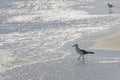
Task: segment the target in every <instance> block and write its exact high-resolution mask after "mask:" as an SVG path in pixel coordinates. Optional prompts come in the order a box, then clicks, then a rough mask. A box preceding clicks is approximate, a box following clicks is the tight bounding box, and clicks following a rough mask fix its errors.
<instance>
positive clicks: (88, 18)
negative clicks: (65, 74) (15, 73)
mask: <svg viewBox="0 0 120 80" xmlns="http://www.w3.org/2000/svg"><path fill="white" fill-rule="evenodd" d="M0 1H1V3H0V17H1V20H0V24H1V25H0V49H2V50H3V51H2V52H0V56H2V57H0V60H2V62H1V63H0V68H1V70H0V71H1V73H2V74H3V73H4V72H7V71H8V70H10V71H12V70H14V69H16V68H22V67H24V66H27V65H32V64H37V63H42V62H43V63H44V62H49V61H54V60H59V59H64V58H66V57H67V56H68V55H71V54H72V53H73V52H74V51H73V49H72V47H71V46H72V45H73V44H74V43H79V44H81V45H80V47H84V48H88V47H89V46H91V45H92V43H93V42H94V40H95V39H96V38H98V37H102V36H103V35H108V34H111V33H114V32H117V31H119V30H120V28H119V25H120V23H119V22H120V18H119V17H120V15H119V12H120V11H119V10H118V7H119V6H116V7H115V8H114V10H113V14H109V11H108V8H107V7H106V6H105V5H106V3H107V2H111V3H113V4H115V5H118V3H116V2H113V1H110V0H105V1H102V0H101V1H98V0H95V1H94V0H50V1H49V0H12V1H9V0H5V1H2V0H0ZM116 1H117V0H116ZM118 2H119V1H118ZM98 3H99V5H97V4H98ZM100 4H101V5H100ZM103 5H104V8H103ZM98 8H100V9H98ZM68 45H69V46H68ZM6 51H7V53H6ZM115 55H116V54H115ZM73 56H74V55H73ZM7 59H9V60H7ZM88 59H91V58H89V57H88ZM101 60H102V61H101ZM112 61H113V62H112ZM119 61H120V59H119V57H118V56H115V57H110V58H109V57H107V56H105V55H103V56H101V57H99V55H98V56H94V57H93V60H92V62H93V63H114V62H115V63H116V62H119ZM3 78H4V77H3ZM1 79H2V78H1ZM25 79H27V78H25ZM5 80H7V79H5ZM10 80H11V79H10ZM12 80H15V79H12ZM20 80H24V79H22V78H20ZM41 80H42V79H41Z"/></svg>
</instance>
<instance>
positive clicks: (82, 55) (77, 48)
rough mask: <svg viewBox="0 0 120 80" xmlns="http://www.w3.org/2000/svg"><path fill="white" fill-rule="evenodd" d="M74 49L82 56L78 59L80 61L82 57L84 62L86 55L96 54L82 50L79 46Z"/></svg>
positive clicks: (76, 45)
mask: <svg viewBox="0 0 120 80" xmlns="http://www.w3.org/2000/svg"><path fill="white" fill-rule="evenodd" d="M73 47H75V50H76V52H77V53H78V54H79V55H80V56H79V57H78V60H79V59H80V58H81V57H82V60H84V55H85V54H94V52H91V51H86V50H83V49H80V48H79V47H78V44H75V45H73Z"/></svg>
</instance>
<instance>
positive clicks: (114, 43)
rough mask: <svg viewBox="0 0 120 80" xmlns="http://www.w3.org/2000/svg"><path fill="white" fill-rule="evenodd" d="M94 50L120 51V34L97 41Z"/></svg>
mask: <svg viewBox="0 0 120 80" xmlns="http://www.w3.org/2000/svg"><path fill="white" fill-rule="evenodd" d="M92 49H96V50H120V32H118V33H115V34H112V35H110V36H107V37H104V38H102V39H99V40H97V41H96V43H95V45H94V46H93V47H92Z"/></svg>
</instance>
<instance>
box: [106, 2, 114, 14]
mask: <svg viewBox="0 0 120 80" xmlns="http://www.w3.org/2000/svg"><path fill="white" fill-rule="evenodd" d="M107 5H108V7H109V13H112V7H114V6H113V5H112V4H110V3H107Z"/></svg>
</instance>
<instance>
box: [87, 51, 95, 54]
mask: <svg viewBox="0 0 120 80" xmlns="http://www.w3.org/2000/svg"><path fill="white" fill-rule="evenodd" d="M87 53H89V54H95V53H94V52H91V51H88V52H87Z"/></svg>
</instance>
